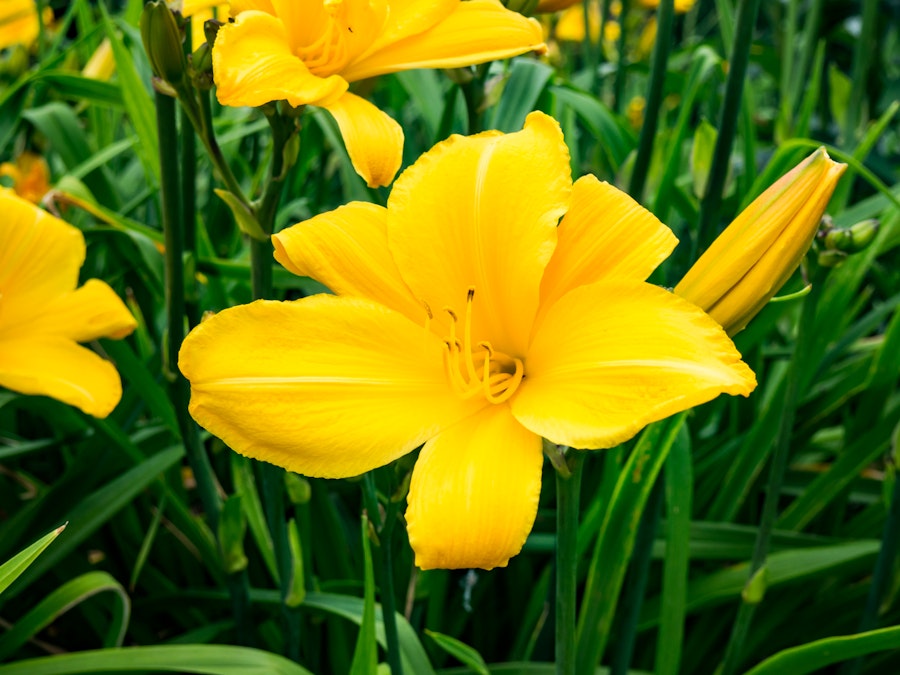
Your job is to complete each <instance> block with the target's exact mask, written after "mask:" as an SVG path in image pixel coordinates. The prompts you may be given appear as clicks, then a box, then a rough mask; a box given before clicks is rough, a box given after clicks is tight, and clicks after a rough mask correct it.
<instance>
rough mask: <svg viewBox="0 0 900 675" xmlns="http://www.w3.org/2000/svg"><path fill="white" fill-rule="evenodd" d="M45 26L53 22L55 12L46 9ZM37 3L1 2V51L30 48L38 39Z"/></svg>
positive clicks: (21, 1)
mask: <svg viewBox="0 0 900 675" xmlns="http://www.w3.org/2000/svg"><path fill="white" fill-rule="evenodd" d="M42 17H43V21H44V25H45V26H46V25H47V24H49V23H50V22H51V21H53V10H51V9H50V8H49V7H46V8H45V9H44V11H43V14H42ZM39 33H40V24H39V23H38V9H37V3H35V1H34V0H2V2H0V49H6V48H7V47H12V46H13V45H23V46H25V47H30V46H31V45H32V44H33V43H34V41H35V40H37V38H38V34H39Z"/></svg>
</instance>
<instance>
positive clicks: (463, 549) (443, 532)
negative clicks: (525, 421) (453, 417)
mask: <svg viewBox="0 0 900 675" xmlns="http://www.w3.org/2000/svg"><path fill="white" fill-rule="evenodd" d="M542 464H543V454H542V448H541V439H540V437H539V436H537V435H536V434H533V433H531V432H530V431H528V430H527V429H525V428H524V427H523V426H522V425H521V424H519V423H518V422H517V421H516V420H515V419H514V418H513V416H512V415H510V413H509V408H508V407H507V406H505V405H496V406H491V407H489V408H487V409H485V410H483V411H482V412H480V413H479V414H478V415H475V416H474V417H471V418H469V419H466V420H463V421H462V422H460V423H459V424H457V425H455V426H454V427H452V428H450V429H447V430H446V431H443V432H441V434H440V435H439V436H437V437H436V438H434V439H432V440H430V441H428V443H426V444H425V447H424V448H422V453H421V454H420V455H419V459H418V461H417V462H416V466H415V469H413V476H412V483H411V484H410V487H409V507H408V509H407V511H406V522H407V527H408V530H409V543H410V545H411V546H412V548H413V551H415V554H416V565H417V566H419V567H421V568H422V569H431V568H436V567H439V568H468V567H480V568H483V569H488V570H489V569H492V568H494V567H506V563H507V562H508V561H509V559H510V558H511V557H512V556H514V555H516V554H517V553H518V552H519V551H520V550H521V549H522V545H523V544H524V543H525V538H526V537H527V536H528V533H529V532H530V531H531V526H532V525H533V524H534V517H535V514H536V513H537V506H538V498H539V497H540V493H541V466H542Z"/></svg>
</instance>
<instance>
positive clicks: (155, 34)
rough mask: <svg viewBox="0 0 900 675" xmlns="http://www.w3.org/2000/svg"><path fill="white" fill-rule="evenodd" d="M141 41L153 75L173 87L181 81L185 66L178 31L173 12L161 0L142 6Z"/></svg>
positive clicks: (179, 32) (180, 37)
mask: <svg viewBox="0 0 900 675" xmlns="http://www.w3.org/2000/svg"><path fill="white" fill-rule="evenodd" d="M141 39H142V40H143V42H144V49H145V50H146V52H147V56H148V57H149V58H150V67H151V68H152V69H153V74H154V75H155V76H156V77H158V78H159V79H161V80H162V81H163V82H167V83H168V84H171V85H173V86H176V87H177V86H178V85H179V84H180V83H181V81H182V79H183V78H184V73H185V70H186V68H187V63H186V61H185V58H184V48H183V47H182V36H181V31H180V30H179V28H178V22H177V21H176V20H175V15H174V14H172V10H171V9H169V6H168V5H167V4H166V3H165V2H163V1H162V0H154V1H153V2H149V3H147V4H146V5H144V12H143V14H141Z"/></svg>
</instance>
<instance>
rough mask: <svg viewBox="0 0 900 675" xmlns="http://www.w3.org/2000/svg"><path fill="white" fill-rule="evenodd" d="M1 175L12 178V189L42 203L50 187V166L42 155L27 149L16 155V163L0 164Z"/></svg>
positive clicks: (28, 198)
mask: <svg viewBox="0 0 900 675" xmlns="http://www.w3.org/2000/svg"><path fill="white" fill-rule="evenodd" d="M0 176H5V177H7V178H10V179H11V180H12V189H13V190H14V191H15V193H16V194H17V195H19V196H20V197H22V198H23V199H27V200H28V201H30V202H34V203H35V204H38V203H40V201H41V199H43V197H44V195H45V194H47V191H48V190H49V189H50V168H49V167H48V166H47V162H45V161H44V158H43V157H41V156H40V155H36V154H34V153H33V152H28V151H27V150H26V151H25V152H23V153H22V154H21V155H19V156H18V157H16V160H15V163H10V162H4V163H3V164H0Z"/></svg>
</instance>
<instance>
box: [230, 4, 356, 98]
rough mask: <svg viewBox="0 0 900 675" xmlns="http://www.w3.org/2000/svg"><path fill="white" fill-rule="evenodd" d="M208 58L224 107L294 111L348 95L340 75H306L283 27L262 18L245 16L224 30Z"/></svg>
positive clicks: (255, 14) (274, 20) (270, 18)
mask: <svg viewBox="0 0 900 675" xmlns="http://www.w3.org/2000/svg"><path fill="white" fill-rule="evenodd" d="M212 58H213V77H214V79H215V82H216V87H218V89H217V92H216V95H217V96H218V99H219V102H220V103H221V104H222V105H231V106H243V105H246V106H260V105H262V104H264V103H268V102H270V101H280V100H282V99H284V100H286V101H287V102H288V103H290V104H291V105H292V106H301V105H305V104H313V105H325V104H328V103H330V102H332V101H334V100H336V99H338V98H340V96H341V95H342V94H343V93H344V92H345V91H347V82H346V81H345V80H344V79H343V78H342V77H340V76H338V75H331V76H329V77H324V78H322V77H316V76H315V75H313V74H312V73H310V72H309V70H308V69H307V68H306V66H305V65H303V61H301V60H300V59H299V58H298V57H297V56H295V55H294V54H293V52H292V51H291V47H290V45H289V44H288V36H287V33H286V31H285V27H284V24H283V23H282V22H281V21H280V20H279V19H277V18H276V17H274V16H271V15H269V14H265V13H263V12H256V11H250V12H243V13H242V14H240V15H238V17H237V19H236V20H235V21H234V23H228V24H225V25H224V26H222V27H221V28H220V29H219V33H218V35H217V36H216V43H215V45H214V46H213V55H212Z"/></svg>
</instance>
